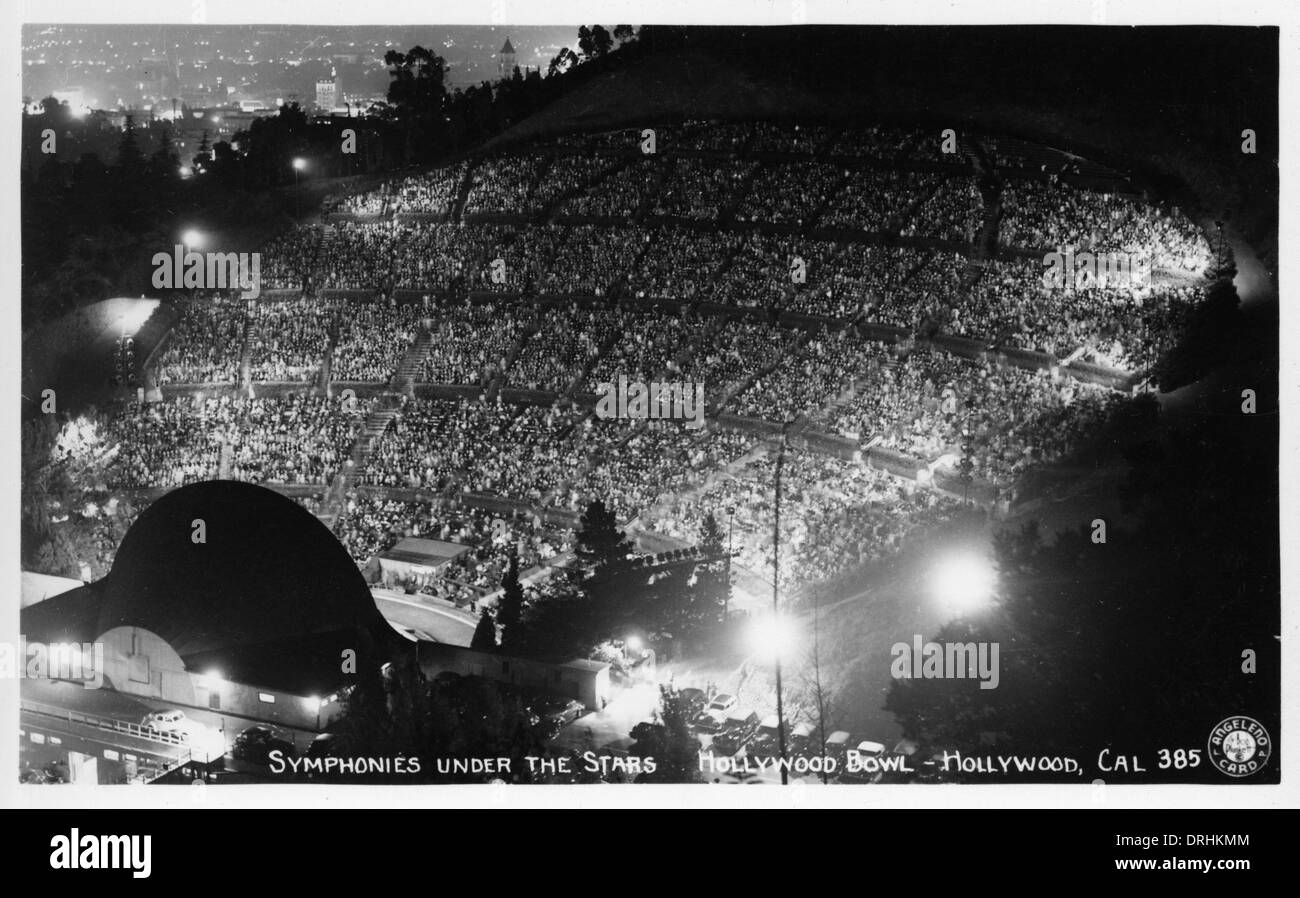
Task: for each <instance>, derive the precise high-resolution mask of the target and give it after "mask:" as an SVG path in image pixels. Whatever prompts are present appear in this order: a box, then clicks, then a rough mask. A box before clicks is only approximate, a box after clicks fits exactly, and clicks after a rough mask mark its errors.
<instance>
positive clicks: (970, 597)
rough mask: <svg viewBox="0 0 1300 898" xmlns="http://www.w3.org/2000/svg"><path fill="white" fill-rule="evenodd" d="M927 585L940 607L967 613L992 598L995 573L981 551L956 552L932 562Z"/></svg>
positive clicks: (982, 606) (958, 613)
mask: <svg viewBox="0 0 1300 898" xmlns="http://www.w3.org/2000/svg"><path fill="white" fill-rule="evenodd" d="M930 587H931V589H932V591H933V593H934V598H935V601H936V602H938V604H939V606H940V607H941V608H942V609H943V610H944V611H946V612H948V613H950V614H955V615H963V614H970V613H972V612H975V611H979V610H980V609H982V608H985V607H987V606H988V605H989V603H990V602H992V601H993V594H994V590H995V588H996V587H997V573H996V571H994V569H993V564H992V563H991V562H990V561H989V560H988V559H987V558H985V557H983V556H981V555H977V554H974V553H972V554H969V555H956V556H953V557H951V558H947V559H944V560H943V561H942V562H940V563H939V564H938V565H936V566H935V569H934V572H933V574H931V577H930Z"/></svg>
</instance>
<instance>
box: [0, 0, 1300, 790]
mask: <svg viewBox="0 0 1300 898" xmlns="http://www.w3.org/2000/svg"><path fill="white" fill-rule="evenodd" d="M3 9H4V11H3V13H0V16H2V17H3V21H4V27H5V32H6V35H7V38H8V40H7V44H6V45H7V46H8V47H9V48H10V52H8V53H5V54H3V59H4V60H5V61H4V63H3V64H2V65H3V69H0V71H3V73H4V75H5V80H4V95H3V97H4V103H3V106H0V108H7V109H10V110H12V111H13V114H16V113H17V110H18V109H19V104H20V99H21V94H22V77H21V76H22V54H21V33H20V28H21V23H23V22H30V23H68V24H72V23H111V22H118V23H184V24H190V23H194V22H203V23H206V24H241V23H256V24H327V25H348V24H358V25H359V24H378V25H386V24H431V23H436V24H446V25H461V24H480V25H489V24H510V25H556V24H560V25H564V24H573V25H575V26H576V25H577V24H578V23H580V22H592V21H602V22H607V23H612V22H615V21H626V22H631V23H633V24H644V23H647V22H652V23H672V24H733V25H741V24H750V25H788V24H795V23H800V22H803V23H810V24H811V23H827V24H918V25H942V24H948V25H961V24H1076V25H1088V24H1106V25H1134V24H1159V25H1181V24H1223V25H1277V26H1279V27H1280V28H1281V35H1280V47H1279V50H1280V54H1281V59H1280V65H1281V85H1280V94H1279V96H1280V99H1281V102H1280V104H1279V110H1278V115H1279V126H1280V135H1281V146H1282V149H1281V152H1280V153H1279V158H1281V159H1286V160H1288V161H1290V160H1294V159H1295V158H1296V157H1297V153H1296V137H1297V134H1296V127H1295V121H1294V118H1293V117H1292V116H1290V115H1288V114H1287V113H1288V112H1289V110H1292V109H1296V108H1300V107H1298V105H1297V103H1296V100H1297V97H1298V96H1300V92H1298V91H1297V85H1296V78H1297V70H1298V66H1297V63H1298V62H1300V52H1298V51H1300V4H1295V3H1288V2H1287V0H1232V2H1226V0H1225V2H1218V0H1180V2H1178V3H1176V4H1175V3H1169V2H1159V0H1126V2H1125V3H1123V5H1122V6H1121V5H1120V4H1118V3H1114V4H1112V3H1107V2H1106V0H1065V2H1060V0H1058V2H1055V3H1052V4H1051V5H1050V6H1049V5H1048V4H1047V3H1045V2H1043V0H946V2H929V3H919V2H915V0H912V2H908V0H875V2H873V3H872V4H871V5H870V7H869V9H867V8H864V6H863V5H862V4H860V3H854V2H850V0H771V2H753V0H749V2H746V0H658V2H655V3H646V2H629V0H604V2H594V0H581V2H574V0H547V2H544V3H543V2H534V3H521V2H517V0H478V2H471V0H447V2H441V3H438V4H436V5H431V4H429V3H428V2H427V0H384V2H383V3H382V4H377V3H358V2H356V0H346V2H344V0H190V2H185V0H180V2H176V0H173V2H162V0H114V2H111V3H106V2H104V0H22V2H21V3H20V4H10V3H5V4H3ZM199 16H202V18H199ZM1261 161H1263V160H1261ZM18 171H19V160H18V147H17V141H13V140H6V141H0V172H3V174H4V177H3V182H2V186H0V190H2V191H3V193H0V196H2V197H3V199H2V200H0V208H3V209H4V215H3V216H0V245H2V246H6V247H9V248H11V261H10V262H9V264H7V265H5V266H3V271H2V272H0V278H3V285H4V292H3V295H4V296H5V297H7V298H8V301H9V307H8V309H9V311H8V314H9V315H11V316H13V317H12V318H11V320H10V326H9V327H6V328H4V329H3V336H0V383H5V384H9V385H10V386H9V387H8V388H7V390H6V391H5V392H4V393H3V394H2V395H3V398H2V399H0V409H2V410H3V415H2V418H0V419H2V420H4V421H5V422H9V426H8V427H6V428H5V429H4V432H5V434H6V440H5V443H4V447H3V449H0V453H2V456H0V457H3V459H4V463H5V468H4V470H5V471H6V472H8V476H0V508H3V509H4V510H5V511H4V515H5V516H4V517H3V519H0V536H2V538H0V640H4V641H7V642H10V643H11V644H12V643H16V642H17V638H18V637H17V634H18V620H17V619H18V602H17V601H16V597H17V596H18V595H19V567H20V566H19V551H18V540H17V528H18V508H19V495H20V489H19V483H18V472H19V470H20V465H19V445H18V443H19V441H18V439H17V433H18V431H17V427H16V424H17V422H18V420H19V384H21V382H22V379H21V376H20V358H21V327H20V326H19V322H18V321H17V320H16V319H17V318H18V316H19V309H20V302H19V296H20V277H19V267H18V264H17V258H16V256H17V255H18V252H17V248H18V247H19V246H20V245H21V243H20V240H19V233H18V223H19V219H18V214H17V212H18V177H17V175H18ZM1279 180H1280V185H1279V186H1280V196H1279V210H1280V220H1279V231H1278V246H1279V253H1278V256H1279V276H1278V278H1279V284H1290V283H1291V278H1292V277H1293V276H1294V275H1295V273H1296V268H1297V266H1296V264H1295V262H1294V259H1295V257H1294V256H1292V255H1290V254H1289V253H1288V252H1286V251H1285V250H1284V249H1282V248H1284V247H1290V246H1292V244H1291V242H1290V238H1291V237H1292V235H1295V234H1296V232H1297V228H1296V225H1297V214H1300V213H1298V211H1297V207H1296V204H1295V200H1296V195H1295V190H1294V185H1293V184H1292V183H1291V180H1290V178H1289V177H1288V172H1286V171H1285V170H1284V171H1282V172H1280V179H1279ZM1279 305H1280V310H1279V312H1280V316H1281V319H1280V331H1281V368H1280V385H1281V397H1280V400H1281V406H1282V407H1284V408H1286V409H1287V410H1288V412H1289V410H1290V409H1293V408H1296V407H1297V400H1298V399H1300V358H1298V357H1297V355H1296V352H1297V351H1300V340H1297V325H1296V321H1295V315H1294V314H1292V313H1290V312H1289V310H1288V308H1287V305H1286V304H1285V303H1280V304H1279ZM1280 423H1281V433H1280V437H1281V446H1280V449H1281V454H1280V464H1281V483H1282V495H1281V499H1282V520H1281V534H1280V535H1281V546H1282V547H1283V550H1282V594H1283V601H1282V636H1283V646H1282V650H1283V651H1282V656H1283V684H1282V686H1283V689H1282V694H1283V707H1282V728H1283V730H1284V733H1285V734H1294V733H1296V732H1297V731H1298V727H1300V713H1297V707H1296V704H1295V703H1294V702H1289V701H1288V699H1290V698H1293V697H1294V691H1295V690H1294V685H1293V681H1294V677H1288V676H1287V674H1288V673H1289V672H1292V671H1294V670H1295V669H1296V664H1295V662H1296V658H1295V654H1296V653H1295V644H1296V640H1297V639H1300V611H1298V610H1297V608H1296V607H1295V606H1294V603H1293V601H1292V600H1291V595H1292V594H1293V593H1294V592H1295V590H1294V589H1293V584H1294V583H1295V582H1296V573H1297V571H1296V567H1297V561H1296V556H1295V555H1292V554H1291V553H1290V552H1288V551H1287V547H1289V546H1300V514H1298V512H1300V503H1298V502H1297V501H1296V500H1297V495H1296V487H1295V481H1296V475H1297V473H1300V472H1298V471H1297V464H1296V462H1297V457H1298V456H1300V430H1298V429H1297V427H1296V424H1295V420H1294V417H1293V416H1292V415H1290V414H1289V413H1288V414H1284V415H1283V417H1282V419H1281V422H1280ZM1207 526H1212V523H1211V522H1207ZM17 697H18V681H17V680H0V808H3V807H22V808H36V807H45V808H82V807H101V808H116V807H123V808H128V807H129V808H137V807H142V808H150V807H176V808H180V807H189V808H193V807H212V808H233V807H256V808H281V807H339V808H345V807H389V806H393V805H401V806H403V807H446V808H460V807H482V806H487V807H503V808H505V807H509V808H542V807H556V806H571V807H583V808H606V807H628V806H654V807H688V808H690V807H741V808H754V807H862V808H865V807H875V808H897V807H920V808H948V807H993V808H1001V807H1013V808H1014V807H1033V808H1129V807H1131V808H1151V807H1171V808H1201V807H1210V808H1225V809H1226V808H1230V807H1231V808H1239V807H1297V806H1300V776H1297V772H1298V769H1300V762H1297V757H1298V756H1300V748H1292V749H1290V750H1289V751H1288V750H1287V748H1286V746H1287V745H1288V743H1290V742H1291V741H1292V740H1290V739H1287V738H1281V740H1280V742H1281V745H1282V748H1283V751H1284V752H1285V755H1284V757H1283V759H1282V762H1283V770H1282V777H1283V781H1282V784H1281V785H1278V786H1264V785H1232V784H1225V785H1223V786H1174V785H1170V786H1126V785H1121V784H1113V785H1108V786H1106V787H1104V788H1102V789H1100V790H1094V789H1093V787H1091V786H1090V785H1086V784H1081V785H1079V786H1077V787H1076V786H1017V785H965V786H927V787H917V786H873V787H870V788H863V787H852V786H841V787H819V786H807V787H802V786H794V787H790V788H788V789H780V788H757V789H740V788H726V787H707V786H637V787H631V788H629V787H627V786H547V787H538V788H519V787H507V786H496V787H494V786H443V787H438V786H402V787H378V786H375V787H367V786H357V787H346V788H327V787H318V786H299V785H286V786H244V787H241V786H233V787H232V786H222V787H219V788H209V787H202V788H198V787H192V788H187V787H177V788H174V789H167V788H159V787H155V788H151V789H132V788H129V787H111V786H102V787H74V786H65V787H61V788H50V787H39V786H37V787H33V786H28V787H20V786H18V784H17V782H16V777H15V776H14V771H16V769H17V766H18V765H17V740H16V738H13V737H14V736H16V733H17V718H18V714H17V710H18V698H17ZM11 734H12V735H11ZM1294 742H1295V745H1296V746H1300V739H1296V740H1294Z"/></svg>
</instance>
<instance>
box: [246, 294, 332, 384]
mask: <svg viewBox="0 0 1300 898" xmlns="http://www.w3.org/2000/svg"><path fill="white" fill-rule="evenodd" d="M349 314H351V311H350V310H349V309H348V307H347V306H346V304H345V303H343V302H342V301H327V300H321V299H309V298H300V299H289V300H283V301H280V302H260V303H258V304H256V305H255V306H254V307H253V316H252V322H251V326H250V328H249V337H248V364H249V372H250V376H251V378H252V380H253V381H254V382H260V381H293V382H297V383H303V382H308V381H311V380H313V379H314V378H315V377H316V375H317V373H318V372H319V371H320V367H321V363H322V362H323V361H324V358H325V350H326V348H327V347H328V346H329V341H330V337H331V335H332V334H333V333H335V332H336V330H337V328H338V326H339V322H340V321H341V320H342V319H344V318H345V317H347V316H348V315H349Z"/></svg>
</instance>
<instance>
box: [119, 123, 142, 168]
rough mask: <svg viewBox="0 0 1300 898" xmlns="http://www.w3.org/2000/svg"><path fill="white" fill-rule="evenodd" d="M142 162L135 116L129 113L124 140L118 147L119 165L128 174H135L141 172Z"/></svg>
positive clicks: (123, 135)
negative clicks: (136, 135)
mask: <svg viewBox="0 0 1300 898" xmlns="http://www.w3.org/2000/svg"><path fill="white" fill-rule="evenodd" d="M142 162H143V158H142V157H141V155H140V145H139V144H138V143H137V142H136V137H135V116H133V115H132V114H131V113H129V112H128V113H127V114H126V125H125V126H124V127H123V129H122V139H121V140H120V141H119V142H118V145H117V165H118V167H119V168H121V169H122V170H123V171H125V172H127V173H128V174H133V173H135V172H138V171H139V170H140V166H141V163H142Z"/></svg>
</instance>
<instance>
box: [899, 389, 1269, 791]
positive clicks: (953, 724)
mask: <svg viewBox="0 0 1300 898" xmlns="http://www.w3.org/2000/svg"><path fill="white" fill-rule="evenodd" d="M1265 417H1266V416H1264V415H1256V416H1250V415H1219V416H1213V415H1187V416H1170V419H1169V420H1159V421H1154V422H1149V423H1147V425H1146V427H1145V430H1144V431H1143V432H1140V433H1131V434H1126V435H1123V438H1124V439H1126V440H1128V441H1129V442H1131V443H1132V445H1133V447H1134V448H1135V449H1140V451H1129V452H1126V457H1127V458H1128V460H1129V464H1130V466H1131V470H1130V474H1129V481H1130V482H1129V484H1128V486H1127V488H1126V489H1125V490H1124V491H1123V492H1122V494H1121V495H1122V497H1123V498H1124V499H1125V502H1126V509H1127V520H1125V521H1122V522H1121V521H1120V520H1112V521H1109V522H1108V527H1107V532H1106V540H1105V542H1104V543H1097V542H1094V540H1093V539H1092V535H1093V528H1092V527H1089V526H1086V525H1084V526H1081V527H1079V528H1076V529H1071V530H1066V531H1063V532H1061V533H1058V534H1056V535H1055V540H1054V542H1048V541H1045V540H1044V539H1043V538H1042V536H1041V535H1040V534H1039V533H1038V531H1037V530H1036V529H1034V528H1026V529H1022V530H1018V531H1011V532H1009V533H1003V534H1001V535H999V537H998V538H997V539H996V541H995V549H996V553H997V567H998V604H997V605H996V606H995V607H994V608H992V609H990V610H988V611H987V612H983V613H980V614H977V615H972V616H971V617H970V618H969V619H967V620H962V621H957V622H953V623H950V624H948V625H947V626H946V627H944V628H942V629H941V630H940V632H939V633H938V634H936V635H935V637H934V641H935V642H938V643H949V644H951V643H976V644H977V645H978V644H980V643H985V644H987V645H988V646H993V645H996V646H998V647H999V664H998V685H997V687H996V688H993V689H981V688H980V683H979V682H978V681H977V680H976V679H973V678H965V679H958V678H935V679H901V678H900V679H898V680H897V681H896V682H895V683H894V685H893V686H892V688H891V689H890V692H889V695H888V698H887V700H886V705H885V707H886V709H887V710H889V711H891V712H892V713H893V714H894V715H895V717H896V718H897V719H898V721H899V723H900V724H901V726H902V728H903V733H904V735H905V736H907V737H909V738H913V739H915V740H917V741H918V742H919V743H920V744H921V745H922V746H923V747H927V748H930V749H934V748H954V749H957V750H959V751H964V752H976V751H979V752H983V753H988V751H989V749H990V747H993V746H999V745H1005V746H1015V749H1014V751H1015V752H1016V753H1021V752H1024V753H1032V754H1034V755H1044V754H1046V755H1060V756H1062V757H1074V758H1078V759H1080V761H1081V763H1082V762H1084V760H1085V759H1088V760H1089V761H1091V760H1092V759H1095V758H1096V757H1097V754H1098V751H1099V750H1100V749H1102V748H1106V747H1110V748H1111V749H1112V751H1113V752H1115V753H1120V752H1122V753H1124V754H1135V755H1138V756H1140V757H1156V756H1157V753H1158V752H1159V751H1160V749H1161V748H1168V747H1170V746H1180V745H1187V746H1192V745H1198V744H1199V745H1204V743H1205V739H1206V734H1207V733H1209V732H1210V730H1211V729H1212V728H1213V726H1214V725H1215V724H1216V723H1217V722H1218V721H1219V720H1221V719H1222V718H1223V717H1224V716H1226V713H1227V712H1224V711H1222V709H1224V708H1229V709H1233V711H1234V712H1235V713H1242V714H1246V715H1248V716H1251V717H1254V718H1255V719H1256V720H1258V721H1260V722H1261V723H1262V724H1263V725H1264V727H1265V728H1266V729H1269V730H1270V731H1272V726H1273V725H1274V724H1275V723H1276V722H1277V720H1278V715H1277V709H1278V708H1279V707H1280V694H1281V693H1280V680H1279V678H1278V677H1277V675H1276V672H1277V670H1278V669H1279V667H1278V666H1277V664H1278V663H1279V661H1280V649H1279V643H1278V640H1277V639H1276V638H1275V634H1276V633H1277V629H1276V628H1277V620H1278V615H1279V610H1280V603H1279V598H1278V597H1279V595H1280V582H1279V577H1278V565H1277V557H1278V556H1277V554H1276V553H1277V552H1278V548H1279V547H1278V542H1277V540H1278V534H1277V529H1276V513H1277V509H1278V503H1277V486H1278V481H1277V480H1276V479H1275V475H1274V474H1270V475H1269V476H1261V475H1260V472H1259V469H1258V467H1257V466H1252V465H1248V464H1244V463H1243V462H1242V459H1248V458H1263V457H1267V455H1266V453H1268V452H1270V451H1273V452H1275V451H1276V445H1277V444H1276V427H1275V424H1274V422H1271V421H1267V420H1263V419H1265ZM1141 420H1142V418H1141V416H1140V415H1136V414H1131V413H1129V414H1126V417H1125V418H1124V422H1125V423H1126V425H1127V426H1128V427H1129V429H1130V430H1136V429H1137V428H1138V427H1140V426H1141V424H1140V422H1141ZM1245 650H1249V651H1250V653H1251V655H1250V657H1251V658H1254V659H1257V660H1256V661H1255V662H1254V665H1255V666H1252V667H1251V669H1250V670H1249V671H1246V670H1244V662H1243V658H1244V657H1245V655H1244V654H1243V653H1244V652H1245ZM1256 669H1257V671H1258V672H1255V671H1256ZM1148 769H1150V768H1148ZM1268 772H1271V773H1275V772H1276V769H1274V770H1273V771H1266V773H1268ZM1151 775H1152V776H1157V775H1158V776H1160V777H1161V779H1164V778H1166V777H1184V778H1186V779H1187V780H1189V781H1208V780H1212V779H1213V778H1214V777H1217V776H1218V772H1217V771H1215V770H1213V768H1212V767H1206V765H1201V766H1200V767H1198V768H1195V769H1193V768H1185V769H1184V770H1183V771H1178V770H1167V771H1160V773H1159V774H1157V773H1155V772H1154V771H1152V773H1151ZM1045 776H1046V778H1053V775H1052V774H1046V775H1045ZM1055 776H1057V777H1059V776H1061V774H1057V775H1055ZM1070 776H1071V777H1072V776H1073V774H1071V775H1070Z"/></svg>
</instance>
